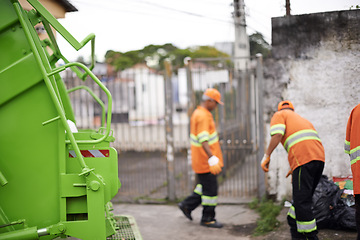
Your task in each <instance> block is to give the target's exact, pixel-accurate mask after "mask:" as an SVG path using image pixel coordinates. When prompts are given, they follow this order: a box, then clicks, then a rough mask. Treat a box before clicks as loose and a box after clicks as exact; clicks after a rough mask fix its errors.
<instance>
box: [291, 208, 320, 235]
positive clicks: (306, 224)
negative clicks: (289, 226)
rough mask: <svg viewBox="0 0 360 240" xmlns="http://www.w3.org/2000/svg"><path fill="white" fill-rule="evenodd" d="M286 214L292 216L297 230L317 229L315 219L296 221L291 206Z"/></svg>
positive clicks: (302, 231) (310, 230)
mask: <svg viewBox="0 0 360 240" xmlns="http://www.w3.org/2000/svg"><path fill="white" fill-rule="evenodd" d="M287 215H288V216H290V217H291V218H293V219H294V220H295V221H296V227H297V231H298V232H300V233H306V232H312V231H315V230H317V226H316V221H315V219H313V220H311V221H298V220H296V214H295V208H294V206H291V207H290V209H289V211H288V214H287Z"/></svg>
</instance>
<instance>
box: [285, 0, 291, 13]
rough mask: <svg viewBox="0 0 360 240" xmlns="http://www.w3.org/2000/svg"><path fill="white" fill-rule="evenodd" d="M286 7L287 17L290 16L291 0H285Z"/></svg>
mask: <svg viewBox="0 0 360 240" xmlns="http://www.w3.org/2000/svg"><path fill="white" fill-rule="evenodd" d="M285 7H286V16H290V15H291V14H290V10H291V8H290V0H285Z"/></svg>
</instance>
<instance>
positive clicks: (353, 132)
mask: <svg viewBox="0 0 360 240" xmlns="http://www.w3.org/2000/svg"><path fill="white" fill-rule="evenodd" d="M359 106H360V104H359V105H357V106H356V107H355V108H354V109H353V110H352V111H351V114H350V117H349V120H348V123H347V127H346V138H345V152H346V153H348V154H349V155H350V161H351V171H352V174H353V183H354V184H353V185H354V194H360V161H359V159H360V107H359Z"/></svg>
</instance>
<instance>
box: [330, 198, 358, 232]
mask: <svg viewBox="0 0 360 240" xmlns="http://www.w3.org/2000/svg"><path fill="white" fill-rule="evenodd" d="M332 216H333V218H334V221H335V222H336V223H337V225H336V227H337V228H336V229H342V230H355V231H356V220H355V208H352V207H349V206H348V205H346V204H345V202H344V201H339V202H338V204H337V205H336V206H335V207H334V209H333V210H332Z"/></svg>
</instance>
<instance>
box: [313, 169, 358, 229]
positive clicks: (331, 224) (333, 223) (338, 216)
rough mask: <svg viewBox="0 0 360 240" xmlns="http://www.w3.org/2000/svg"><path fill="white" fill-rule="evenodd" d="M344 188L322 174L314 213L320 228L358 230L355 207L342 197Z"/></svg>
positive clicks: (314, 200) (315, 194)
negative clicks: (347, 203) (346, 202)
mask: <svg viewBox="0 0 360 240" xmlns="http://www.w3.org/2000/svg"><path fill="white" fill-rule="evenodd" d="M342 193H343V190H341V189H340V188H339V187H338V186H337V185H336V184H335V183H333V182H331V181H329V180H328V178H327V176H325V175H322V176H321V178H320V181H319V184H318V185H317V187H316V189H315V192H314V195H313V198H312V200H313V207H312V210H313V214H314V217H315V219H316V225H317V227H318V228H319V229H321V228H328V229H342V230H356V222H355V209H353V208H351V207H349V206H348V205H346V204H345V201H344V200H343V199H342V198H341V195H342Z"/></svg>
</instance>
